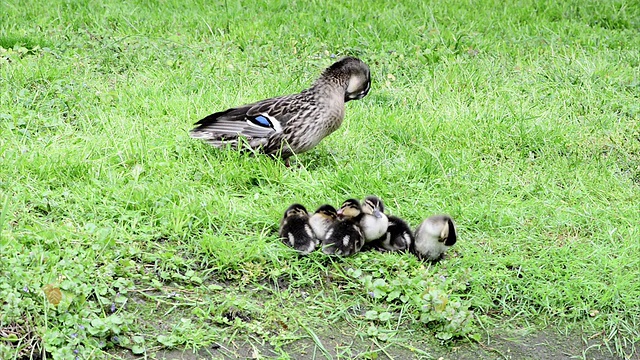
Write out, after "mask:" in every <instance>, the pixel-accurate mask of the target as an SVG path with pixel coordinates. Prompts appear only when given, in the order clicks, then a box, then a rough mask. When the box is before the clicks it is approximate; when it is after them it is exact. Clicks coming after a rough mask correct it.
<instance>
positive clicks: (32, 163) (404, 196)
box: [0, 0, 640, 359]
mask: <svg viewBox="0 0 640 360" xmlns="http://www.w3.org/2000/svg"><path fill="white" fill-rule="evenodd" d="M638 49H640V4H639V3H638V2H637V1H631V0H627V1H624V0H612V1H595V0H587V1H578V0H571V1H551V0H520V1H514V2H503V1H493V0H475V1H462V2H449V1H443V0H432V1H419V0H407V1H402V2H397V1H387V0H371V1H366V2H362V1H360V2H355V1H328V0H318V1H282V0H274V1H265V0H257V1H255V2H248V1H235V0H225V1H216V2H210V1H192V2H182V1H178V0H163V1H160V0H134V1H127V2H120V1H113V0H104V1H92V0H89V1H80V0H52V1H49V2H45V1H34V0H27V1H17V0H0V89H1V91H0V305H1V307H0V358H2V359H13V358H21V357H22V358H28V356H29V355H28V354H29V353H30V352H33V353H38V352H39V351H40V350H41V349H45V350H46V353H45V355H46V358H47V359H48V358H53V359H74V358H77V359H101V358H120V357H127V356H130V355H127V353H128V354H138V355H143V356H147V357H151V358H153V357H154V356H156V355H154V354H159V353H158V351H160V350H163V349H178V350H182V349H186V350H187V352H188V353H190V352H191V351H192V350H194V349H195V350H198V351H202V350H203V349H209V350H212V351H213V350H215V351H217V352H216V353H215V354H217V355H215V356H236V355H238V354H240V353H241V351H244V350H246V349H249V350H250V351H248V353H247V354H249V355H240V356H254V357H259V356H268V357H271V356H273V357H282V358H287V357H288V356H291V357H296V356H298V357H300V358H311V357H315V358H325V357H327V358H328V357H336V358H354V357H360V358H368V359H375V358H378V357H382V358H385V357H388V358H409V357H423V358H431V357H432V356H435V357H436V358H437V356H436V355H435V354H436V352H437V351H442V349H445V350H446V352H445V353H446V354H450V355H447V356H449V357H447V358H453V359H455V358H457V357H456V355H455V351H456V349H459V348H478V349H487V348H491V346H492V345H491V344H492V339H494V338H495V337H496V336H498V335H499V334H504V333H509V332H510V331H525V332H528V333H539V332H540V331H548V332H550V333H552V334H560V335H561V336H576V337H577V338H578V339H583V340H584V342H585V344H587V343H589V344H595V345H594V347H593V348H592V347H589V348H585V349H582V351H583V353H582V356H585V357H588V356H589V351H591V350H592V349H596V348H599V349H601V350H602V349H604V350H605V351H607V353H608V354H609V356H611V357H616V358H618V357H619V358H627V359H632V358H634V359H635V358H637V356H638V349H636V347H637V346H638V341H640V225H639V224H640V51H638ZM344 55H353V56H357V57H359V58H361V59H362V60H363V61H365V62H366V63H367V64H369V66H370V68H371V71H372V81H373V84H372V87H371V91H370V93H369V95H368V96H367V97H365V98H364V99H362V100H359V101H353V102H349V103H348V104H347V109H346V117H345V121H344V123H343V125H342V127H341V128H340V129H339V130H338V131H337V132H335V133H334V134H332V135H331V136H329V137H328V138H326V139H325V140H324V141H323V142H321V143H320V145H319V146H317V147H316V148H315V149H313V150H311V151H310V152H308V153H305V154H301V155H300V156H298V157H297V158H296V159H295V160H294V161H292V165H293V166H292V167H290V168H289V167H286V166H285V164H284V163H283V162H278V161H273V160H272V159H270V158H267V157H262V156H258V157H253V156H247V155H245V154H240V153H237V152H235V151H219V150H216V149H213V148H211V147H210V146H208V145H206V144H204V143H202V142H200V141H197V140H194V139H191V138H190V137H189V134H188V131H189V130H190V129H191V128H192V126H193V123H194V122H196V121H197V120H199V119H201V118H202V117H204V116H206V115H208V114H210V113H212V112H215V111H220V110H224V109H226V108H228V107H231V106H236V105H242V104H245V103H249V102H253V101H257V100H260V99H264V98H267V97H272V96H277V95H283V94H289V93H294V92H298V91H300V90H302V89H304V88H306V87H307V86H309V85H310V84H311V83H312V82H313V81H314V80H315V78H316V77H317V76H318V75H319V74H320V72H321V71H322V70H323V69H324V68H325V67H327V66H329V65H330V64H331V63H333V62H334V61H336V60H337V59H338V58H340V57H341V56H344ZM369 194H376V195H378V196H380V197H381V198H382V199H383V200H385V202H386V204H387V207H388V210H389V212H390V213H392V214H395V215H400V216H401V217H403V218H404V219H406V220H407V221H408V222H409V223H410V224H411V225H412V226H414V227H415V226H416V225H417V224H418V223H419V222H420V221H421V220H422V219H424V218H426V217H427V216H429V215H432V214H436V213H448V214H450V215H451V216H453V218H454V219H455V220H456V223H457V225H458V235H459V238H458V243H457V244H456V245H455V247H453V248H452V250H451V251H450V252H449V253H448V256H447V258H446V259H444V260H443V261H441V262H439V263H436V264H430V263H422V262H420V261H418V260H417V259H416V258H415V257H413V256H411V255H409V254H401V253H387V254H385V253H378V252H366V253H360V254H357V255H355V256H353V257H349V258H330V257H328V256H326V255H323V254H321V253H319V252H315V253H312V254H311V255H309V256H306V257H301V256H298V255H297V254H296V253H295V252H294V251H292V250H291V249H289V248H287V247H285V246H284V245H283V244H282V243H281V242H280V241H279V240H278V238H277V229H278V222H279V220H280V217H281V216H282V213H283V211H284V210H285V209H286V208H287V206H288V205H289V204H291V203H293V202H300V203H302V204H304V205H306V206H307V208H310V209H315V207H317V206H318V205H321V204H323V203H331V204H333V205H334V206H337V205H339V204H340V203H341V202H342V201H343V200H344V199H346V198H348V197H356V198H363V197H364V196H366V195H369ZM237 344H245V345H243V346H244V347H242V346H237V347H234V346H235V345H237ZM303 345H304V346H303ZM127 349H130V352H129V350H127ZM243 349H244V350H243ZM301 349H302V350H301ZM434 349H440V350H437V351H436V350H434ZM394 352H395V353H394ZM294 353H295V354H297V355H292V354H294ZM123 354H124V355H123ZM212 354H213V353H212ZM287 354H289V355H287ZM394 354H395V355H394ZM451 354H453V355H451ZM573 355H575V354H573ZM158 356H159V355H158ZM211 356H214V355H211ZM494 356H500V357H501V358H513V357H510V355H509V354H505V353H504V352H500V351H496V352H495V353H494Z"/></svg>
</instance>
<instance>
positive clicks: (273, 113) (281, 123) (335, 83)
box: [190, 57, 371, 159]
mask: <svg viewBox="0 0 640 360" xmlns="http://www.w3.org/2000/svg"><path fill="white" fill-rule="evenodd" d="M370 86H371V75H370V72H369V67H368V66H367V65H366V64H365V63H364V62H362V61H361V60H359V59H357V58H354V57H345V58H343V59H340V60H339V61H337V62H336V63H334V64H333V65H331V66H329V67H328V68H327V69H325V70H324V72H323V73H322V75H321V76H320V77H319V78H318V79H317V80H316V81H315V82H314V83H313V85H312V86H311V87H310V88H308V89H306V90H304V91H302V92H300V93H298V94H293V95H286V96H280V97H275V98H271V99H266V100H262V101H259V102H256V103H253V104H249V105H245V106H240V107H236V108H231V109H228V110H225V111H221V112H217V113H214V114H211V115H209V116H207V117H205V118H204V119H202V120H200V121H198V122H197V123H196V125H197V126H196V127H195V128H194V129H193V130H191V133H190V134H191V137H193V138H198V139H203V140H205V141H207V142H209V143H210V144H212V145H213V146H216V147H224V146H226V145H227V144H230V145H232V146H238V144H239V143H242V144H244V145H246V146H248V147H249V148H250V149H253V150H258V151H260V152H262V153H265V154H270V155H277V156H280V157H282V158H284V159H286V158H288V157H290V156H291V155H293V154H300V153H303V152H305V151H308V150H310V149H312V148H313V147H315V146H316V145H318V143H319V142H320V141H321V140H322V139H324V138H325V137H326V136H328V135H329V134H331V133H332V132H334V131H336V130H337V129H338V128H339V127H340V125H341V124H342V120H343V118H344V104H345V103H346V102H348V101H350V100H358V99H361V98H363V97H364V96H366V95H367V94H368V92H369V88H370ZM241 138H244V139H246V141H241V140H240V139H241Z"/></svg>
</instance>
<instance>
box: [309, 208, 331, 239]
mask: <svg viewBox="0 0 640 360" xmlns="http://www.w3.org/2000/svg"><path fill="white" fill-rule="evenodd" d="M336 221H338V212H337V210H336V208H334V207H333V206H331V205H322V206H320V207H319V208H318V210H316V212H315V213H314V214H313V215H311V217H310V218H309V225H311V229H312V230H313V232H314V234H315V235H316V238H318V240H319V241H323V240H324V239H325V236H326V235H327V231H329V227H331V225H333V223H334V222H336Z"/></svg>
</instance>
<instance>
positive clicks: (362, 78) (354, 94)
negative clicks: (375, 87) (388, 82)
mask: <svg viewBox="0 0 640 360" xmlns="http://www.w3.org/2000/svg"><path fill="white" fill-rule="evenodd" d="M322 77H323V78H325V77H328V78H331V79H341V82H343V81H345V80H346V85H345V92H344V101H345V102H347V101H351V100H360V99H362V98H363V97H365V96H367V94H368V93H369V89H370V88H371V72H370V70H369V66H368V65H367V64H365V63H364V62H363V61H362V60H360V59H358V58H355V57H352V56H347V57H344V58H342V59H340V60H338V61H337V62H335V63H333V65H331V66H329V67H328V68H327V69H326V70H325V71H324V73H323V74H322Z"/></svg>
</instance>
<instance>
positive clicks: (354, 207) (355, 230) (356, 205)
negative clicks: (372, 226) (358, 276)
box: [322, 199, 364, 256]
mask: <svg viewBox="0 0 640 360" xmlns="http://www.w3.org/2000/svg"><path fill="white" fill-rule="evenodd" d="M338 216H340V217H341V219H340V220H338V221H336V222H335V223H334V224H333V225H331V226H330V227H329V230H327V234H326V236H325V239H324V240H323V241H322V252H324V253H325V254H335V255H342V256H349V255H353V254H355V253H356V252H358V251H360V249H362V246H363V245H364V236H363V234H362V229H360V225H359V222H360V218H361V217H362V209H361V207H360V202H359V201H358V200H355V199H349V200H346V201H345V202H344V203H342V207H340V210H338Z"/></svg>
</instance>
